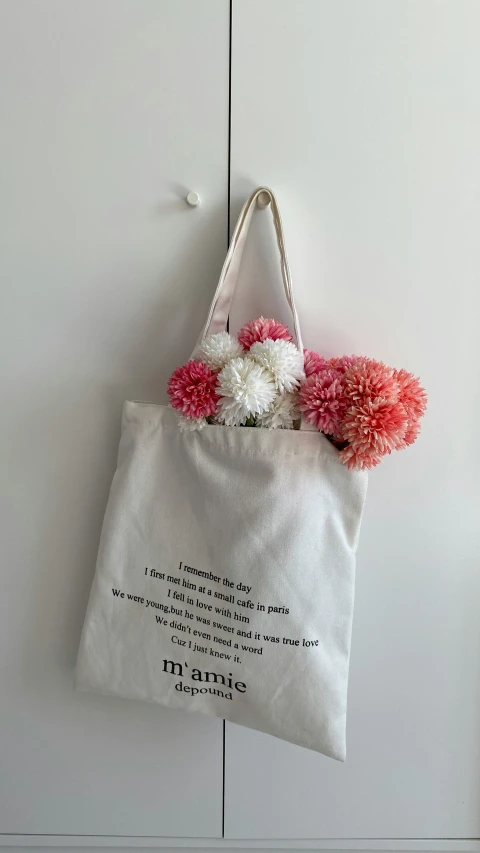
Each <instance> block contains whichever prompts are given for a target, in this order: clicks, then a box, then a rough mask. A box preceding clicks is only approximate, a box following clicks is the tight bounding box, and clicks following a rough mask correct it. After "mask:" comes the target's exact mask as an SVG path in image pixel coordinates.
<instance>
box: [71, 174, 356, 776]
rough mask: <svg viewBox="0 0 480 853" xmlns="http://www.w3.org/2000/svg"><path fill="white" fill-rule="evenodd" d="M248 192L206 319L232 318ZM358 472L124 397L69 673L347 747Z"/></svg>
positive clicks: (271, 439) (253, 432) (314, 448)
mask: <svg viewBox="0 0 480 853" xmlns="http://www.w3.org/2000/svg"><path fill="white" fill-rule="evenodd" d="M261 192H268V194H269V196H270V199H271V204H270V209H271V210H272V212H273V216H274V223H275V228H276V233H277V239H278V246H279V250H280V260H281V269H282V277H283V283H284V287H285V293H286V297H287V301H288V304H289V306H290V310H291V312H292V319H293V330H294V332H295V336H296V342H297V344H298V346H299V347H301V346H302V341H301V334H300V328H299V323H298V317H297V312H296V309H295V302H294V299H293V293H292V285H291V279H290V272H289V268H288V261H287V256H286V252H285V246H284V238H283V231H282V224H281V220H280V215H279V212H278V207H277V203H276V200H275V197H274V195H273V193H272V192H271V191H270V190H267V189H265V188H264V187H260V188H259V189H258V190H256V191H255V192H254V193H252V195H251V196H250V198H249V199H248V201H247V202H246V204H245V206H244V208H243V210H242V213H241V215H240V219H239V221H238V224H237V227H236V230H235V233H234V235H233V238H232V242H231V246H230V249H229V252H228V255H227V258H226V261H225V265H224V268H223V271H222V274H221V277H220V282H219V285H218V288H217V291H216V294H215V297H214V299H213V302H212V306H211V310H210V313H209V316H208V318H207V322H206V323H205V326H204V329H203V332H202V335H206V334H209V333H212V332H217V331H219V330H222V329H224V328H225V326H226V322H227V317H228V312H229V307H230V303H231V300H232V297H233V292H234V288H235V282H236V278H237V273H238V269H239V265H240V259H241V254H242V249H243V245H244V242H245V237H246V234H247V230H248V226H249V223H250V220H251V217H252V213H253V211H254V208H255V207H256V200H257V197H258V195H259V194H260V193H261ZM366 487H367V475H366V473H365V472H363V471H348V469H347V468H346V467H345V466H344V465H342V464H341V463H340V462H339V461H338V452H337V450H336V449H335V448H334V447H333V446H332V445H331V444H330V443H329V442H328V440H327V439H326V438H325V437H324V436H322V435H321V434H320V433H317V432H311V431H308V430H305V429H301V430H269V429H264V428H248V427H243V428H242V427H225V426H206V427H205V428H204V429H203V430H202V431H201V432H181V431H180V429H179V427H178V424H177V417H176V414H175V412H174V411H173V410H172V409H171V408H169V407H168V406H161V405H157V404H154V403H135V402H127V403H125V406H124V410H123V421H122V436H121V442H120V450H119V455H118V465H117V470H116V473H115V476H114V479H113V484H112V488H111V493H110V498H109V501H108V506H107V510H106V515H105V520H104V525H103V531H102V535H101V542H100V550H99V555H98V562H97V569H96V574H95V578H94V581H93V586H92V590H91V594H90V600H89V604H88V610H87V614H86V619H85V625H84V629H83V633H82V638H81V644H80V650H79V654H78V661H77V667H76V686H77V688H79V689H82V690H93V691H99V692H100V693H107V694H114V695H117V696H124V697H129V698H132V699H144V700H147V701H151V702H158V703H160V704H161V705H167V706H169V707H171V708H179V709H182V710H187V711H199V712H201V713H204V714H213V715H215V716H217V717H222V718H224V719H226V720H230V721H232V722H234V723H239V724H240V725H243V726H248V727H250V728H252V729H258V730H259V731H262V732H268V733H269V734H271V735H275V736H276V737H279V738H282V739H284V740H287V741H291V742H292V743H295V744H300V745H301V746H304V747H307V748H309V749H313V750H317V751H318V752H322V753H324V754H325V755H328V756H331V757H332V758H336V759H339V760H344V758H345V722H346V707H347V680H348V664H349V651H350V636H351V626H352V610H353V597H354V574H355V551H356V547H357V541H358V535H359V527H360V519H361V513H362V508H363V503H364V499H365V494H366Z"/></svg>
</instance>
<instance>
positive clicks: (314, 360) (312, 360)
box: [303, 349, 328, 376]
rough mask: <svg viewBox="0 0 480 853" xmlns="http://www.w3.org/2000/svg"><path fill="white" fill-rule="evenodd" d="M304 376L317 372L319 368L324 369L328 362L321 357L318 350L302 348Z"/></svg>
mask: <svg viewBox="0 0 480 853" xmlns="http://www.w3.org/2000/svg"><path fill="white" fill-rule="evenodd" d="M303 359H304V370H305V376H312V375H313V374H314V373H319V371H320V370H325V368H326V367H328V363H327V362H326V361H325V359H324V358H322V356H321V355H319V354H318V352H314V351H313V350H310V349H304V350H303Z"/></svg>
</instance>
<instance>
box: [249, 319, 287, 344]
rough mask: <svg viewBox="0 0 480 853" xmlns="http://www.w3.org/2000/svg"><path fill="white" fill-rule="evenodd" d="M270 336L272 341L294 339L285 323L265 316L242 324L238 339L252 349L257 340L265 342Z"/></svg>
mask: <svg viewBox="0 0 480 853" xmlns="http://www.w3.org/2000/svg"><path fill="white" fill-rule="evenodd" d="M268 338H270V339H271V340H272V341H278V340H282V341H291V340H293V338H292V336H291V334H290V332H289V331H288V329H287V327H286V326H284V325H283V323H279V322H278V320H266V319H265V317H259V318H258V320H250V322H249V323H246V324H245V326H242V328H241V329H240V331H239V333H238V335H237V339H238V341H239V342H240V343H241V345H242V347H243V348H244V349H246V350H248V349H250V347H251V346H252V345H253V344H256V343H257V341H260V342H261V343H263V342H264V341H266V340H267V339H268Z"/></svg>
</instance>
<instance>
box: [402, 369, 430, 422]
mask: <svg viewBox="0 0 480 853" xmlns="http://www.w3.org/2000/svg"><path fill="white" fill-rule="evenodd" d="M395 378H396V380H397V382H398V399H399V401H400V403H402V404H403V405H404V406H405V409H406V412H407V415H408V417H409V418H410V420H412V421H417V420H418V419H419V418H421V417H422V416H423V415H424V414H425V409H426V408H427V394H426V392H425V389H424V388H422V386H421V385H420V380H419V379H417V377H416V376H414V375H413V373H408V371H406V370H396V371H395Z"/></svg>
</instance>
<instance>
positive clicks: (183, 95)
mask: <svg viewBox="0 0 480 853" xmlns="http://www.w3.org/2000/svg"><path fill="white" fill-rule="evenodd" d="M0 16H1V26H0V80H1V84H0V115H1V124H2V132H1V140H0V147H1V156H0V185H1V194H0V218H1V223H2V224H1V236H0V278H1V281H2V291H3V292H2V303H3V304H2V315H1V324H2V332H1V335H0V345H1V348H2V355H1V359H0V364H1V388H2V392H1V399H2V416H1V418H0V430H1V437H0V446H1V448H2V461H1V466H2V471H1V492H2V508H1V513H0V523H1V526H2V533H1V542H2V596H1V597H0V611H1V616H0V648H1V658H2V668H1V673H0V680H1V686H0V703H1V710H0V719H1V729H0V740H1V745H0V754H1V759H0V765H1V770H0V832H3V833H48V834H56V833H63V834H70V833H71V834H74V835H75V834H78V835H79V834H83V833H85V834H88V835H147V836H148V835H165V836H168V835H187V836H188V835H192V836H197V835H204V836H218V835H220V834H221V829H222V781H223V780H222V732H223V724H222V722H221V720H214V719H206V718H204V717H200V716H196V717H193V716H190V715H187V714H175V713H173V712H171V711H168V710H166V709H162V708H157V707H153V706H148V705H142V704H140V703H133V702H118V701H115V700H114V699H108V698H104V699H102V697H96V696H88V695H83V694H82V695H80V694H75V693H74V692H73V689H72V669H73V664H74V660H75V656H76V652H77V647H78V641H79V636H80V630H81V625H82V621H83V618H84V614H85V607H86V602H87V597H88V592H89V588H90V584H91V580H92V577H93V572H94V567H95V557H96V550H97V547H98V537H99V533H100V526H101V522H102V517H103V513H104V510H105V504H106V500H107V496H108V490H109V488H110V482H111V478H112V475H113V471H114V469H115V461H116V454H117V448H118V439H119V429H120V413H121V407H122V404H123V401H124V400H125V399H126V398H130V397H132V396H133V397H135V398H143V399H152V400H159V401H160V400H163V399H164V397H165V390H164V389H165V384H166V380H167V378H168V375H169V373H170V372H171V370H172V369H173V367H174V366H175V365H176V364H178V363H181V362H182V361H183V360H185V359H186V358H187V356H188V353H189V347H190V349H191V346H192V345H193V342H194V341H195V339H196V336H197V334H198V329H199V327H200V325H201V320H200V317H202V316H203V315H204V313H205V312H206V310H207V305H208V302H209V300H210V293H211V289H212V286H213V285H214V281H215V278H216V276H217V271H218V268H219V267H220V266H221V263H222V255H223V254H224V252H225V248H226V240H227V224H226V222H227V207H226V206H227V153H228V151H227V128H228V24H229V21H228V7H227V6H226V4H225V3H224V2H223V0H200V2H199V0H176V2H175V3H171V2H169V0H135V2H129V0H101V2H96V0H82V2H68V3H66V2H63V0H42V2H41V3H36V2H27V0H2V2H1V3H0ZM206 44H208V46H209V48H208V62H205V45H206ZM190 189H194V190H196V191H197V192H198V193H200V195H201V196H202V199H203V205H202V207H201V208H199V209H198V210H191V209H190V208H188V207H187V205H186V204H185V202H184V201H183V200H182V196H183V195H184V193H185V192H186V191H187V190H190Z"/></svg>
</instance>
